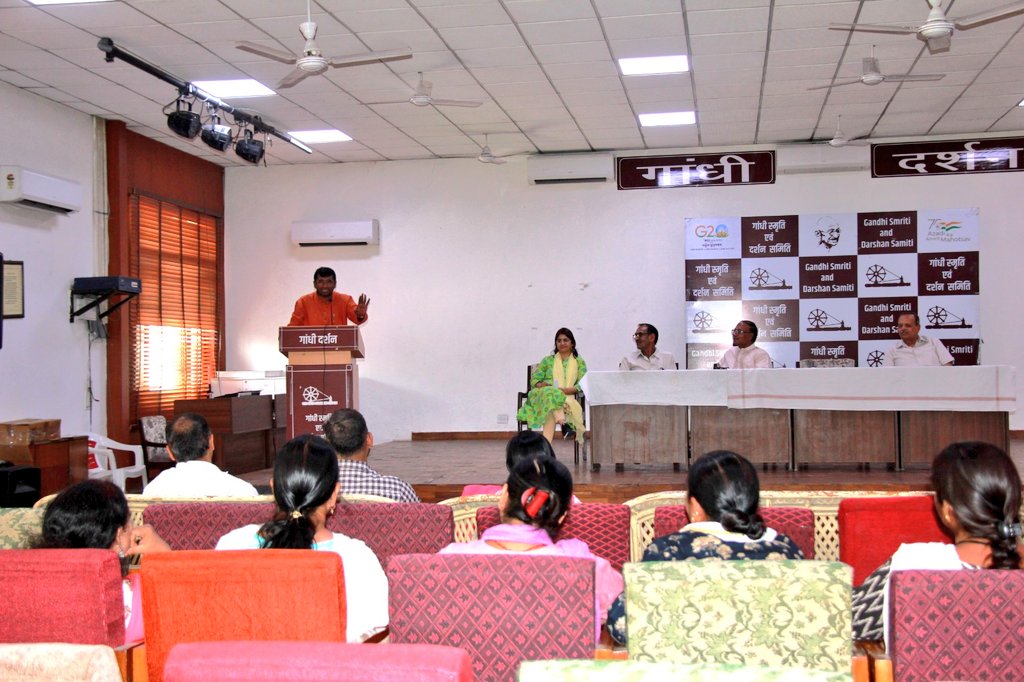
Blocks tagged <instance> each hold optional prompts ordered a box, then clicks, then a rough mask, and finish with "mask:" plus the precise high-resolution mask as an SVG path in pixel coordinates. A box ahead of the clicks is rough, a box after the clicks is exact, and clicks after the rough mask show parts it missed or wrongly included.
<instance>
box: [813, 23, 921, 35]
mask: <svg viewBox="0 0 1024 682" xmlns="http://www.w3.org/2000/svg"><path fill="white" fill-rule="evenodd" d="M828 27H829V28H830V29H832V30H835V31H871V32H873V33H917V29H918V27H917V26H899V25H895V24H893V25H886V24H829V25H828Z"/></svg>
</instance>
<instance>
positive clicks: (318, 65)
mask: <svg viewBox="0 0 1024 682" xmlns="http://www.w3.org/2000/svg"><path fill="white" fill-rule="evenodd" d="M299 33H301V34H302V37H303V38H305V39H306V44H305V46H304V47H303V48H302V54H301V55H294V54H292V53H290V52H284V51H282V50H275V49H274V48H272V47H264V46H262V45H259V44H257V43H252V42H249V41H247V40H243V41H240V42H237V43H235V47H237V48H238V49H239V50H245V51H246V52H251V53H253V54H258V55H260V56H261V57H267V58H269V59H273V60H275V61H279V62H283V63H285V64H295V69H294V70H293V71H292V72H291V73H289V74H288V75H287V76H285V77H284V78H283V79H282V80H281V82H280V83H278V84H277V86H276V87H277V88H290V87H292V86H293V85H295V84H296V83H298V82H299V81H301V80H302V79H303V78H305V77H306V76H316V75H318V74H321V73H323V72H324V71H326V70H327V67H329V66H333V67H335V68H337V67H339V66H356V65H358V64H370V63H373V62H390V61H394V60H396V59H409V58H410V57H412V50H409V49H400V50H388V51H385V52H363V53H361V54H350V55H344V56H341V57H325V56H324V55H323V52H321V51H320V48H319V47H317V44H316V22H315V21H313V18H312V14H311V12H310V0H306V21H304V22H302V23H301V24H299Z"/></svg>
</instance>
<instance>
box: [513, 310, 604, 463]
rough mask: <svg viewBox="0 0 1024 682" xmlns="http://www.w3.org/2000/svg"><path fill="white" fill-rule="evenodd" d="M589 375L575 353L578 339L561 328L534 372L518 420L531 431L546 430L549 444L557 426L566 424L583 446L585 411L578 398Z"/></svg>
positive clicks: (545, 434) (585, 365)
mask: <svg viewBox="0 0 1024 682" xmlns="http://www.w3.org/2000/svg"><path fill="white" fill-rule="evenodd" d="M586 373H587V363H586V362H584V361H583V358H581V357H579V353H577V352H576V337H574V336H573V335H572V332H571V331H569V330H568V329H566V328H565V327H562V328H561V329H559V330H558V331H557V332H555V349H554V350H553V351H551V355H545V356H544V358H543V359H541V361H540V362H539V363H538V364H537V367H536V369H534V370H533V376H532V377H530V392H529V393H528V394H527V396H526V404H524V405H523V406H522V408H520V410H519V413H518V414H517V415H516V419H518V420H519V421H521V422H526V423H527V424H529V426H530V428H531V429H536V428H543V430H544V437H545V438H547V439H548V442H551V441H552V440H554V438H555V424H556V423H558V424H566V425H568V427H569V428H571V429H572V431H573V432H575V434H576V440H577V441H578V442H580V443H582V442H583V433H584V426H583V408H582V407H581V406H580V404H579V402H578V401H577V400H576V396H577V395H578V394H580V393H581V392H582V389H580V380H581V379H582V378H583V375H584V374H586ZM563 431H564V428H563ZM565 433H566V435H568V432H567V431H566V432H565Z"/></svg>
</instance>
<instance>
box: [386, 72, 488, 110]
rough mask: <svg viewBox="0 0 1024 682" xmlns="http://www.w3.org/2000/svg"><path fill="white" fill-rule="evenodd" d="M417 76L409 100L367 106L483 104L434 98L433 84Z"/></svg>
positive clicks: (475, 105)
mask: <svg viewBox="0 0 1024 682" xmlns="http://www.w3.org/2000/svg"><path fill="white" fill-rule="evenodd" d="M419 76H420V81H419V83H417V84H416V90H415V92H413V94H412V97H410V98H409V99H401V100H391V101H388V102H367V104H404V103H406V102H408V103H410V104H415V105H416V106H418V107H425V106H430V105H433V106H435V107H478V106H480V105H481V104H483V102H480V101H478V100H472V99H439V98H437V97H434V96H433V95H432V94H431V93H432V92H433V90H434V84H433V83H431V82H430V81H428V80H423V73H422V72H420V74H419Z"/></svg>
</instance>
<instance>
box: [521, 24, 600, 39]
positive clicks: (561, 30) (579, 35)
mask: <svg viewBox="0 0 1024 682" xmlns="http://www.w3.org/2000/svg"><path fill="white" fill-rule="evenodd" d="M519 28H520V30H521V31H522V32H523V35H524V36H525V37H526V40H527V42H528V43H530V44H531V45H558V44H562V43H584V42H588V41H601V42H604V34H603V33H602V32H601V25H600V24H599V23H598V22H597V19H573V20H566V21H544V22H537V23H531V24H520V26H519Z"/></svg>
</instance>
